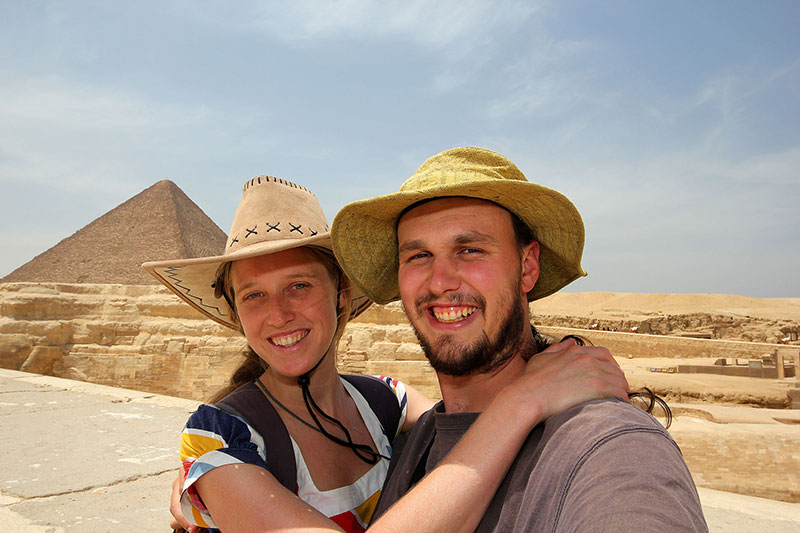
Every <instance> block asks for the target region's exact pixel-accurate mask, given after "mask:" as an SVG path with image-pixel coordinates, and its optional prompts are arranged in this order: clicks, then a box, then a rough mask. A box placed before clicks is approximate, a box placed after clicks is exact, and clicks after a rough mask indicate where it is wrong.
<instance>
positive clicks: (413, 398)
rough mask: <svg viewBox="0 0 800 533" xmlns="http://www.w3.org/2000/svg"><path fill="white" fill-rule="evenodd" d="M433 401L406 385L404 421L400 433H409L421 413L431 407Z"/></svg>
mask: <svg viewBox="0 0 800 533" xmlns="http://www.w3.org/2000/svg"><path fill="white" fill-rule="evenodd" d="M435 403H436V402H434V401H433V400H431V399H430V398H428V397H427V396H425V395H424V394H422V393H421V392H420V391H418V390H417V389H415V388H414V387H412V386H410V385H408V384H406V421H405V422H404V423H403V427H402V428H400V431H411V428H413V427H414V424H416V423H417V420H418V419H419V417H420V416H422V413H424V412H425V411H427V410H428V409H430V408H431V407H433V404H435Z"/></svg>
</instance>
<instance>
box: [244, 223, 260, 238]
mask: <svg viewBox="0 0 800 533" xmlns="http://www.w3.org/2000/svg"><path fill="white" fill-rule="evenodd" d="M257 227H258V226H253V229H250V228H244V229H245V231H247V235H245V236H244V238H245V239H246V238H248V237H249V236H250V235H258V232H257V231H256V228H257Z"/></svg>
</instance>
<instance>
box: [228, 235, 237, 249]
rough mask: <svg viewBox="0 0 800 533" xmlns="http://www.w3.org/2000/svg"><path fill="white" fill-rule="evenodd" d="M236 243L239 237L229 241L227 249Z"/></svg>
mask: <svg viewBox="0 0 800 533" xmlns="http://www.w3.org/2000/svg"><path fill="white" fill-rule="evenodd" d="M237 242H239V236H238V235H237V236H236V237H234V238H233V240H232V241H231V244H230V246H228V248H230V247H231V246H233V245H234V244H236V243H237Z"/></svg>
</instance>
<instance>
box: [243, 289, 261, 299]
mask: <svg viewBox="0 0 800 533" xmlns="http://www.w3.org/2000/svg"><path fill="white" fill-rule="evenodd" d="M263 295H264V293H262V292H257V291H256V292H249V293H247V294H245V295H244V298H242V300H244V301H248V300H255V299H256V298H260V297H261V296H263Z"/></svg>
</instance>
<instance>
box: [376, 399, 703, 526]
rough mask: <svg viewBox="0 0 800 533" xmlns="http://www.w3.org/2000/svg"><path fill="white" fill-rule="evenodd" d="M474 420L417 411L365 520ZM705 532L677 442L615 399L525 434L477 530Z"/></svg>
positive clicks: (472, 416) (427, 466) (384, 506)
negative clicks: (376, 500)
mask: <svg viewBox="0 0 800 533" xmlns="http://www.w3.org/2000/svg"><path fill="white" fill-rule="evenodd" d="M477 416H478V415H477V414H476V413H453V414H448V413H445V412H444V406H443V404H442V403H441V402H440V403H439V404H437V405H436V406H434V408H433V409H431V411H429V412H428V413H425V415H423V417H422V418H420V420H419V421H418V422H417V425H416V426H415V428H414V430H413V431H412V432H411V434H410V435H409V436H408V439H407V442H406V443H405V446H404V447H403V450H402V452H401V453H400V454H399V457H398V455H395V458H394V459H393V461H392V467H391V469H390V473H389V478H388V479H387V482H386V485H385V486H384V490H383V494H382V496H381V500H380V502H379V503H378V508H377V510H376V513H375V516H379V515H380V514H382V513H383V512H384V511H385V510H386V509H388V508H389V507H390V506H391V504H392V503H394V502H395V501H396V500H397V499H399V498H400V497H402V495H403V494H405V493H406V492H407V491H408V490H409V488H410V487H411V485H412V484H413V483H414V482H415V481H417V480H418V479H419V478H420V477H421V476H422V475H423V474H424V473H426V472H428V471H430V470H432V469H433V468H434V467H435V466H436V465H438V464H439V462H440V461H441V460H442V459H443V458H444V457H445V456H446V455H447V454H448V453H449V452H450V450H451V449H452V448H453V446H455V445H456V443H457V442H458V441H459V439H460V438H461V436H462V435H463V434H464V433H465V432H466V431H467V430H468V429H469V427H470V426H471V425H472V423H473V422H474V421H475V419H476V418H477ZM486 453H491V450H487V451H486ZM415 472H416V474H415ZM707 530H708V528H707V526H706V523H705V519H704V518H703V512H702V508H701V506H700V500H699V498H698V496H697V489H696V488H695V485H694V482H693V481H692V477H691V474H690V473H689V470H688V468H687V467H686V463H685V462H684V461H683V457H682V456H681V453H680V449H679V448H678V445H677V444H675V442H674V441H673V440H672V438H671V437H670V436H669V434H668V433H667V431H666V430H665V429H664V428H663V427H662V426H661V425H660V424H659V423H658V422H657V421H656V420H655V419H654V418H652V417H651V416H650V415H648V414H647V413H644V412H643V411H641V410H639V409H637V408H636V407H633V406H632V405H630V404H629V403H627V402H623V401H621V400H616V399H615V400H598V401H594V402H589V403H585V404H582V405H580V406H577V407H574V408H572V409H569V410H568V411H565V412H564V413H561V414H558V415H555V416H552V417H550V418H548V419H547V420H546V421H545V422H544V423H543V424H540V425H539V426H537V427H536V428H534V430H533V431H532V432H531V434H530V435H529V436H528V439H527V440H526V441H525V443H524V444H523V446H522V449H521V450H520V452H519V454H518V455H517V458H516V460H515V461H514V463H513V464H512V466H511V468H510V470H509V472H508V474H507V475H506V477H505V479H504V480H503V482H502V484H501V485H500V488H499V489H498V491H497V493H496V494H495V496H494V499H493V500H492V502H491V503H490V505H489V508H488V510H487V511H486V514H485V515H484V517H483V520H482V521H481V523H480V524H479V526H478V529H477V531H503V532H507V531H558V532H562V531H563V532H566V531H581V532H583V531H593V532H594V531H601V532H602V531H609V532H611V531H614V532H621V531H637V532H641V531H707Z"/></svg>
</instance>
